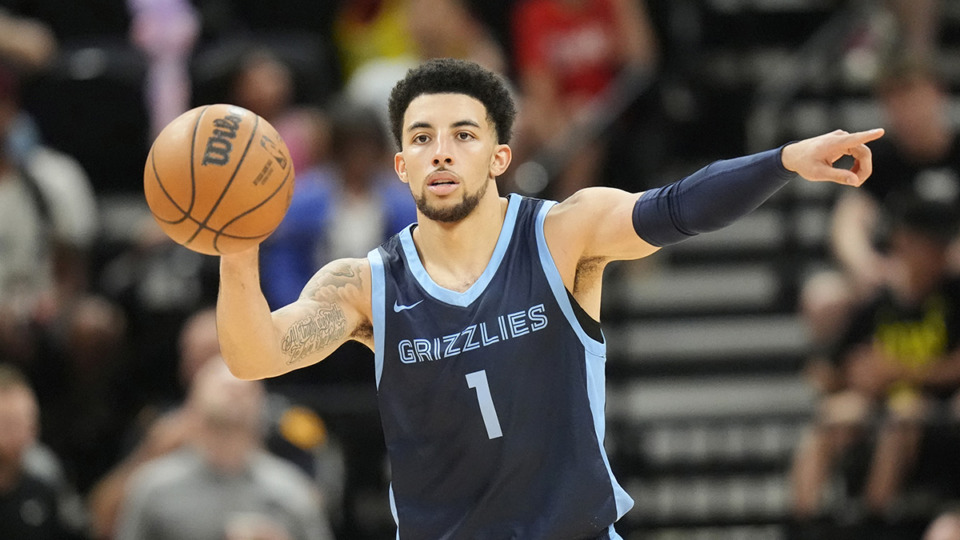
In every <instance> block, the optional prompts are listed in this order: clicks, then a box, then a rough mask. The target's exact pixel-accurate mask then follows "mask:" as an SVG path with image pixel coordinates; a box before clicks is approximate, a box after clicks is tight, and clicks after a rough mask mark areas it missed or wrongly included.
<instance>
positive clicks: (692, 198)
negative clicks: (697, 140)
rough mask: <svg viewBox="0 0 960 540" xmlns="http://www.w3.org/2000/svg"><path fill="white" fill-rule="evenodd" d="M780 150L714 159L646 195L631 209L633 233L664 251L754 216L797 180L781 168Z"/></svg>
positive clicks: (792, 174) (647, 192) (791, 173)
mask: <svg viewBox="0 0 960 540" xmlns="http://www.w3.org/2000/svg"><path fill="white" fill-rule="evenodd" d="M782 148H783V147H780V148H775V149H773V150H767V151H766V152H760V153H759V154H752V155H749V156H743V157H738V158H734V159H728V160H722V161H715V162H713V163H711V164H710V165H707V166H706V167H704V168H702V169H700V170H699V171H697V172H695V173H693V174H691V175H690V176H688V177H686V178H684V179H682V180H679V181H677V182H674V183H672V184H669V185H667V186H663V187H659V188H655V189H651V190H649V191H646V192H644V194H643V195H641V196H640V198H639V199H638V200H637V204H636V205H635V206H634V208H633V227H634V229H635V230H636V232H637V235H639V236H640V238H642V239H643V240H644V241H645V242H647V243H648V244H650V245H652V246H657V247H663V246H668V245H670V244H675V243H677V242H680V241H681V240H686V239H687V238H690V237H691V236H695V235H697V234H699V233H703V232H709V231H715V230H717V229H721V228H723V227H726V226H727V225H729V224H730V223H732V222H733V221H735V220H736V219H738V218H740V217H742V216H744V215H746V214H748V213H750V212H752V211H753V210H755V209H756V208H757V207H759V206H760V205H761V204H762V203H763V202H764V201H766V200H767V199H769V198H770V196H771V195H773V194H774V193H775V192H776V191H777V190H778V189H780V188H781V187H783V186H784V185H786V183H787V182H788V181H790V179H792V178H794V177H795V176H796V174H795V173H793V172H790V171H788V170H787V169H785V168H783V162H782V161H781V160H780V151H781V149H782Z"/></svg>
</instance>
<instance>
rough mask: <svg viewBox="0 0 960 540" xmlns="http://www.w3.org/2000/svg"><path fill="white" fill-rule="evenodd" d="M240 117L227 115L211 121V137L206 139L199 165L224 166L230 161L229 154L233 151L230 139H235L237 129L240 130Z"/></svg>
mask: <svg viewBox="0 0 960 540" xmlns="http://www.w3.org/2000/svg"><path fill="white" fill-rule="evenodd" d="M241 120H242V117H241V116H240V115H238V114H228V115H227V116H224V117H223V118H217V119H215V120H214V121H213V126H214V127H215V128H216V129H214V130H213V135H211V136H210V138H209V139H207V148H206V150H204V152H203V161H202V162H200V164H201V165H221V166H222V165H226V164H227V163H228V162H229V161H230V152H231V151H232V150H233V143H232V142H231V140H232V139H236V138H237V129H239V128H240V121H241Z"/></svg>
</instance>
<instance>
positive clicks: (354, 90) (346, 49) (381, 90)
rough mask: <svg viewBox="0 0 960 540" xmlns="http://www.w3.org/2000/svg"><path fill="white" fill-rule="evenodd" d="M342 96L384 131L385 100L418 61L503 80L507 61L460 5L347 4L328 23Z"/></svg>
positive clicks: (396, 0)
mask: <svg viewBox="0 0 960 540" xmlns="http://www.w3.org/2000/svg"><path fill="white" fill-rule="evenodd" d="M333 42H334V44H335V45H336V49H337V52H338V53H339V56H340V62H341V67H342V69H341V71H342V74H343V75H342V78H343V86H344V90H343V93H344V95H345V96H346V97H347V98H348V99H350V100H352V101H353V102H355V103H357V104H360V105H363V106H368V107H373V108H375V109H376V110H377V111H378V112H379V113H380V114H381V117H382V119H383V121H384V125H385V126H386V125H387V123H388V120H387V110H386V103H387V96H388V95H389V94H390V89H391V88H393V85H394V83H396V81H397V80H398V79H401V78H403V76H404V75H406V72H407V70H408V69H410V68H412V67H414V66H416V64H417V63H418V62H419V61H420V60H425V59H430V58H440V57H450V58H460V59H464V60H471V61H474V62H477V63H478V64H480V65H482V66H484V67H486V68H488V69H491V70H493V71H495V72H498V73H502V74H504V75H505V74H506V70H507V64H508V62H507V58H506V55H505V53H504V51H503V49H502V47H501V46H500V43H498V42H497V40H496V39H495V38H494V36H493V34H492V32H491V31H490V29H489V28H488V27H487V26H486V25H485V24H484V23H483V21H481V20H480V19H478V18H477V17H475V16H474V14H473V13H472V12H471V11H470V9H469V7H468V6H467V4H466V2H465V1H464V0H347V1H346V2H343V5H342V6H341V8H340V9H339V10H338V12H337V14H336V17H335V19H334V26H333Z"/></svg>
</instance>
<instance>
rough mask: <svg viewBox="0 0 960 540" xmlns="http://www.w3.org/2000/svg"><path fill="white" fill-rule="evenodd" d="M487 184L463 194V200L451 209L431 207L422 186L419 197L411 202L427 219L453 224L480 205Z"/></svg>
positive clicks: (415, 197) (485, 192)
mask: <svg viewBox="0 0 960 540" xmlns="http://www.w3.org/2000/svg"><path fill="white" fill-rule="evenodd" d="M488 183H489V182H484V183H483V184H482V185H481V186H480V189H478V190H477V192H476V193H467V194H465V195H464V196H463V200H461V201H460V202H458V203H457V204H455V205H454V206H451V207H446V208H438V207H436V206H431V205H430V203H429V202H427V194H426V189H427V188H426V186H424V188H423V192H421V193H420V196H419V197H417V196H414V198H413V200H414V201H416V203H417V210H420V213H422V214H423V215H424V216H426V217H427V218H429V219H431V220H433V221H439V222H441V223H455V222H457V221H460V220H462V219H463V218H465V217H467V216H469V215H470V212H473V209H474V208H476V207H477V205H479V204H480V200H481V199H483V196H484V195H486V194H487V184H488Z"/></svg>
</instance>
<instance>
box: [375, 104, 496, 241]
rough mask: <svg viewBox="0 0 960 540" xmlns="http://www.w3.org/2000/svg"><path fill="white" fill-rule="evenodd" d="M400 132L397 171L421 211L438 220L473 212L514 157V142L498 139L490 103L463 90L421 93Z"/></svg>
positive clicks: (406, 116) (451, 220) (446, 220)
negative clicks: (509, 143) (488, 117)
mask: <svg viewBox="0 0 960 540" xmlns="http://www.w3.org/2000/svg"><path fill="white" fill-rule="evenodd" d="M401 136H402V138H401V141H402V149H401V151H400V152H399V153H397V155H396V157H395V159H394V162H395V163H394V164H395V168H396V170H397V174H398V175H399V176H400V179H401V180H402V181H404V182H406V183H408V184H409V185H410V191H411V193H413V198H414V200H416V203H417V209H418V210H420V213H422V214H423V215H424V216H426V217H427V218H428V219H432V220H435V221H441V222H456V221H460V220H462V219H463V218H465V217H466V216H468V215H469V214H470V212H472V211H473V209H474V208H476V207H477V205H479V204H480V202H481V201H482V200H483V199H484V197H486V196H487V188H488V187H489V186H490V184H491V183H494V182H495V181H496V177H497V176H499V175H500V174H502V173H503V172H504V171H505V170H506V168H507V165H509V163H510V148H509V147H508V146H507V145H504V144H497V134H496V130H495V128H494V126H493V124H492V123H491V122H490V121H489V120H488V119H487V110H486V107H484V106H483V104H482V103H480V101H478V100H476V99H474V98H472V97H470V96H466V95H463V94H424V95H421V96H418V97H417V98H416V99H414V100H413V101H411V102H410V105H409V106H408V107H407V110H406V113H405V114H404V116H403V133H402V135H401ZM491 195H493V196H496V192H495V191H494V192H491Z"/></svg>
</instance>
